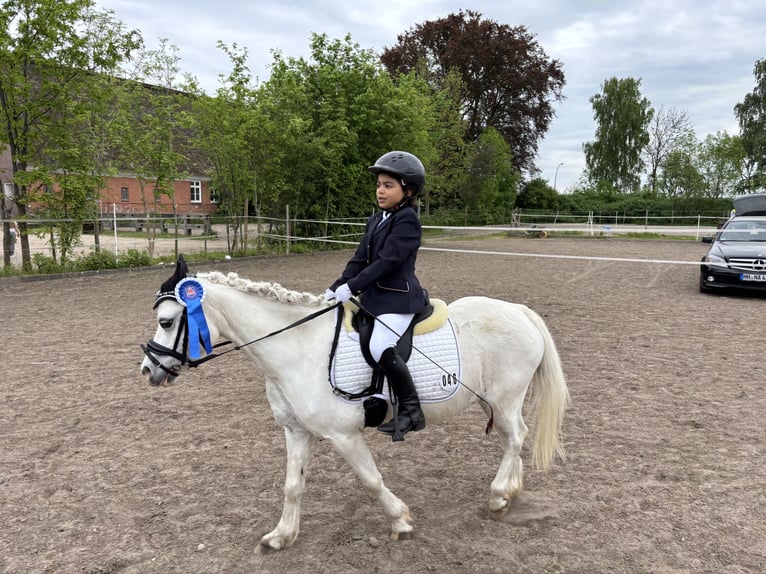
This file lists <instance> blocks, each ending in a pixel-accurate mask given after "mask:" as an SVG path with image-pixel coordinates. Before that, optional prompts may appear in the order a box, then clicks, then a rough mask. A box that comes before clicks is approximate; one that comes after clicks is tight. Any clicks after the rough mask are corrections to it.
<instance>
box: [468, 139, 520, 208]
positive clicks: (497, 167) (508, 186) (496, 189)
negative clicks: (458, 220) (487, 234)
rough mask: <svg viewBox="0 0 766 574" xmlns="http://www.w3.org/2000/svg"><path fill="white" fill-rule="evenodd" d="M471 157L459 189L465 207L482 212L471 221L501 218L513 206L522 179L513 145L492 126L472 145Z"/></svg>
mask: <svg viewBox="0 0 766 574" xmlns="http://www.w3.org/2000/svg"><path fill="white" fill-rule="evenodd" d="M469 161H470V163H469V165H468V171H467V174H466V175H467V177H466V178H465V181H464V182H463V186H462V188H461V190H460V191H461V197H462V199H463V202H464V205H465V209H466V210H467V211H468V212H471V213H476V214H479V219H478V220H475V221H472V223H495V222H499V219H500V217H501V216H502V215H503V213H504V212H508V213H510V210H511V209H512V208H513V205H514V203H515V200H516V186H517V183H518V180H519V176H518V172H516V170H515V169H513V164H512V158H511V150H510V147H509V146H508V144H507V143H506V142H505V140H504V139H503V136H502V135H501V134H500V133H499V132H498V131H497V130H495V129H493V128H489V129H487V130H486V131H485V132H484V133H483V134H482V135H481V136H480V137H479V139H478V141H477V142H476V143H474V144H473V145H472V146H470V151H469Z"/></svg>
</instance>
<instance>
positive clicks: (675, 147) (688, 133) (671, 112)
mask: <svg viewBox="0 0 766 574" xmlns="http://www.w3.org/2000/svg"><path fill="white" fill-rule="evenodd" d="M695 141H696V137H695V135H694V129H693V128H692V126H691V123H690V122H689V117H688V115H687V114H686V112H685V111H684V110H679V109H676V108H669V109H667V110H666V109H665V108H664V107H660V109H659V110H658V111H657V113H656V114H655V115H654V117H653V118H652V120H651V121H650V122H649V143H648V144H647V146H646V148H645V149H644V151H643V156H644V161H645V164H646V166H647V171H648V176H649V188H650V191H651V193H652V194H653V195H656V194H657V178H658V176H659V172H660V169H661V167H662V165H663V163H664V162H665V160H666V159H667V157H668V156H669V155H670V154H671V153H673V152H674V151H679V150H681V149H688V148H689V147H691V146H693V144H694V143H695Z"/></svg>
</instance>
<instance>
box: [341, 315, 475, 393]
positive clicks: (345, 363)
mask: <svg viewBox="0 0 766 574" xmlns="http://www.w3.org/2000/svg"><path fill="white" fill-rule="evenodd" d="M412 345H413V348H412V354H411V355H410V359H409V360H408V361H407V366H408V367H409V369H410V374H411V375H412V381H413V382H414V383H415V389H416V390H417V392H418V397H419V398H420V401H421V402H424V403H436V402H439V401H444V400H447V399H448V398H450V397H451V396H452V395H453V394H455V392H457V390H458V387H459V386H460V381H461V380H462V373H461V363H460V348H459V346H458V341H457V335H456V333H455V329H454V327H453V326H452V321H451V320H447V322H446V323H445V324H444V325H443V326H442V327H440V328H439V329H437V330H435V331H431V332H430V333H425V334H423V335H415V336H413V338H412ZM371 378H372V368H371V367H370V366H369V365H368V364H367V362H366V361H365V360H364V357H363V356H362V351H361V349H360V348H359V335H358V334H357V333H356V332H353V333H349V332H348V331H346V329H341V330H340V334H339V335H338V348H337V349H336V351H335V357H333V362H332V365H331V366H330V383H331V384H332V386H333V388H335V389H338V390H341V391H344V392H346V393H352V394H354V393H360V392H362V391H363V390H365V389H366V388H367V387H369V386H370V380H371ZM382 396H383V397H384V398H386V399H388V396H389V394H388V382H387V381H386V382H385V383H384V385H383V393H382ZM359 400H361V399H359Z"/></svg>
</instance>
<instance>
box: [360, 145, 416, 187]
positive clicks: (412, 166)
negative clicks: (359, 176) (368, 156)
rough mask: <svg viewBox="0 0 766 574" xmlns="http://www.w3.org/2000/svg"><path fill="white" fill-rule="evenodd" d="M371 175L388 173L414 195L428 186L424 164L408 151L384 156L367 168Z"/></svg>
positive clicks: (392, 152) (391, 152)
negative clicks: (399, 180)
mask: <svg viewBox="0 0 766 574" xmlns="http://www.w3.org/2000/svg"><path fill="white" fill-rule="evenodd" d="M367 169H368V170H369V171H370V172H371V173H381V172H383V173H387V174H389V175H392V176H394V177H397V178H399V179H401V180H402V183H403V184H404V186H405V187H406V188H408V189H409V190H410V191H411V192H412V195H413V196H414V195H417V194H418V193H421V192H422V191H423V188H424V187H425V185H426V169H425V168H424V167H423V163H422V162H421V161H420V160H419V159H418V158H417V157H416V156H414V155H412V154H411V153H409V152H406V151H390V152H388V153H386V154H383V155H382V156H380V157H379V158H378V160H377V161H376V162H375V165H371V166H370V167H369V168H367Z"/></svg>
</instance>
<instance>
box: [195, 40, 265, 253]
mask: <svg viewBox="0 0 766 574" xmlns="http://www.w3.org/2000/svg"><path fill="white" fill-rule="evenodd" d="M218 48H219V49H221V50H222V51H223V52H224V53H225V54H226V55H227V56H228V58H229V61H230V62H231V64H232V69H231V72H230V73H229V74H228V75H227V76H226V77H223V78H222V79H221V85H220V87H219V88H218V89H217V90H216V94H215V97H212V98H211V97H207V96H205V95H204V94H202V93H201V91H200V90H199V89H198V88H194V87H192V89H191V91H193V92H195V93H196V94H197V97H196V98H195V99H194V102H193V104H192V110H191V114H190V117H191V120H192V126H193V129H194V134H195V138H196V142H197V143H196V145H197V146H198V147H199V149H200V150H201V151H202V152H203V153H204V155H205V157H206V158H207V159H208V160H209V161H210V164H211V167H212V171H211V173H210V175H211V176H212V180H211V182H210V185H211V189H212V190H214V192H215V194H216V198H217V201H218V208H219V211H220V212H221V213H222V214H223V215H225V216H227V219H226V220H227V225H228V230H229V231H231V233H230V234H228V233H227V237H228V242H229V251H230V252H234V251H236V250H238V249H240V246H241V248H242V250H244V249H245V248H246V246H247V244H248V219H247V215H248V213H249V206H250V204H251V203H252V204H253V205H254V207H255V209H256V211H257V210H258V197H257V195H258V183H259V182H260V181H261V179H262V177H264V176H265V173H266V172H267V170H268V168H269V165H270V160H271V158H272V157H273V156H272V152H275V151H276V150H274V149H272V145H273V144H272V142H273V141H274V135H275V134H274V132H275V130H274V129H273V128H272V127H270V126H269V125H268V124H267V123H265V120H264V118H263V117H262V114H261V113H260V111H259V109H258V106H257V99H256V93H255V88H254V87H253V85H252V81H251V76H250V72H249V69H248V67H247V64H246V61H247V54H248V52H247V49H245V48H239V47H238V46H237V44H233V45H232V46H227V45H226V44H224V43H222V42H219V43H218ZM240 215H241V216H242V217H238V216H240Z"/></svg>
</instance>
